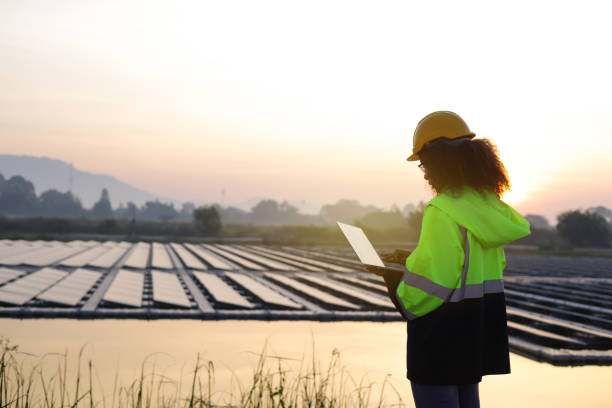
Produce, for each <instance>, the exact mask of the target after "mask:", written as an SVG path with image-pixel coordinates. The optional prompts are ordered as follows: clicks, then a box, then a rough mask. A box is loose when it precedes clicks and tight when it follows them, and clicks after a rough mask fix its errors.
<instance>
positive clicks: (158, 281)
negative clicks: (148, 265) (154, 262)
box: [151, 271, 191, 307]
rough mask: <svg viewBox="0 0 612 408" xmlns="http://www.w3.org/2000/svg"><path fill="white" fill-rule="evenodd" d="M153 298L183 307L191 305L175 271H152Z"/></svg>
mask: <svg viewBox="0 0 612 408" xmlns="http://www.w3.org/2000/svg"><path fill="white" fill-rule="evenodd" d="M151 276H152V278H153V300H154V301H156V302H161V303H166V304H170V305H175V306H181V307H191V302H189V299H188V298H187V295H186V294H185V291H184V290H183V287H182V286H181V283H180V281H179V279H178V277H177V276H176V275H175V274H173V273H168V272H160V271H152V272H151Z"/></svg>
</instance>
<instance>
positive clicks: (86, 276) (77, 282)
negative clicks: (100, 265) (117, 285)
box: [37, 269, 102, 306]
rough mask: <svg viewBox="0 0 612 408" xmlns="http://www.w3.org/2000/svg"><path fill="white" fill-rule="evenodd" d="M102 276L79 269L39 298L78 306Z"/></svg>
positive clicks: (98, 273)
mask: <svg viewBox="0 0 612 408" xmlns="http://www.w3.org/2000/svg"><path fill="white" fill-rule="evenodd" d="M101 276H102V273H100V272H95V271H90V270H87V269H77V270H76V271H74V272H72V273H71V274H70V275H68V277H66V278H65V279H63V280H62V281H60V282H59V283H57V284H56V285H54V286H52V287H50V288H49V289H47V290H46V291H44V292H43V293H41V294H40V295H38V296H37V298H38V299H40V300H44V301H47V302H54V303H60V304H63V305H67V306H76V305H77V304H78V303H79V301H80V300H81V299H82V298H83V296H85V295H86V294H87V292H89V289H91V288H92V286H93V285H94V284H95V283H96V282H97V281H98V279H100V277H101Z"/></svg>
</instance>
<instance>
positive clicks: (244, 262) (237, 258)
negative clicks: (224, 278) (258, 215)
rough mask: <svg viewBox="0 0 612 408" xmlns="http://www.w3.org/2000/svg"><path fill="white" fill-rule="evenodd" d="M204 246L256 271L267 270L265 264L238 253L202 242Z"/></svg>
mask: <svg viewBox="0 0 612 408" xmlns="http://www.w3.org/2000/svg"><path fill="white" fill-rule="evenodd" d="M202 246H203V247H204V248H206V249H208V250H209V251H213V252H215V253H217V254H219V255H222V256H224V257H225V258H227V259H229V260H230V261H232V262H236V263H238V264H239V265H242V266H243V267H245V268H247V269H251V270H255V271H265V270H266V268H264V267H263V266H260V265H257V264H256V263H254V262H251V261H249V260H248V259H244V258H242V257H240V256H238V255H234V254H232V253H231V252H227V251H225V250H223V249H221V248H218V247H215V246H212V245H208V244H202Z"/></svg>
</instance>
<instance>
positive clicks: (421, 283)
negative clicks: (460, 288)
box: [402, 268, 453, 299]
mask: <svg viewBox="0 0 612 408" xmlns="http://www.w3.org/2000/svg"><path fill="white" fill-rule="evenodd" d="M402 281H403V282H404V283H405V284H406V285H408V286H412V287H415V288H418V289H421V290H422V291H423V292H426V293H429V294H430V295H434V296H437V297H439V298H440V299H448V298H449V297H450V296H451V294H452V293H453V289H449V288H447V287H445V286H442V285H440V284H437V283H436V282H434V281H432V280H430V279H428V278H426V277H425V276H422V275H417V274H416V273H413V272H410V271H409V270H408V269H407V268H406V271H405V272H404V276H402Z"/></svg>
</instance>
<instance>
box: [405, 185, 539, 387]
mask: <svg viewBox="0 0 612 408" xmlns="http://www.w3.org/2000/svg"><path fill="white" fill-rule="evenodd" d="M529 233H530V230H529V222H528V221H527V220H525V218H523V217H522V216H521V215H520V214H519V213H518V212H516V211H515V210H514V209H513V208H512V207H510V206H509V205H507V204H506V203H504V202H503V201H501V200H500V199H499V198H498V197H497V195H495V194H494V193H492V192H488V191H485V192H478V191H476V190H474V189H472V188H465V189H464V190H463V191H462V193H461V194H460V195H459V196H457V197H455V196H453V195H452V194H450V193H449V192H444V193H441V194H439V195H438V196H436V197H435V198H433V199H432V200H431V201H430V202H429V203H428V206H427V207H426V208H425V212H424V215H423V225H422V229H421V235H420V237H419V242H418V245H417V247H416V249H415V250H414V251H413V252H412V253H411V254H410V256H409V257H408V258H407V259H406V270H405V272H404V274H403V276H402V277H401V278H400V279H401V280H400V281H399V282H397V287H396V289H395V296H396V299H394V300H395V303H396V306H399V307H400V309H401V310H400V312H402V314H403V315H404V317H405V318H406V319H407V320H408V345H407V376H408V378H409V379H410V380H412V381H414V382H417V383H421V384H469V383H475V382H479V381H480V380H481V378H482V376H483V375H485V374H503V373H509V372H510V362H509V352H508V333H507V324H506V304H505V297H504V286H503V280H502V278H503V276H502V272H503V270H504V268H505V266H506V258H505V254H504V250H503V248H502V245H504V244H507V243H509V242H512V241H514V240H516V239H518V238H521V237H524V236H526V235H529Z"/></svg>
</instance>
